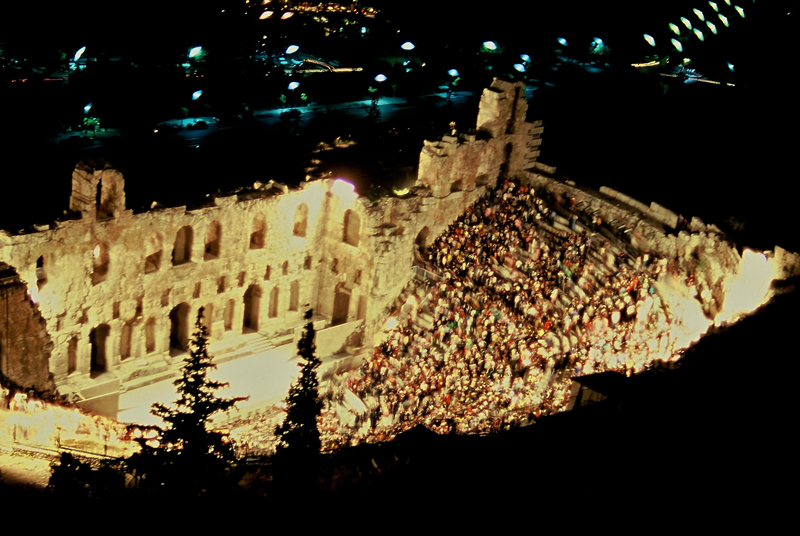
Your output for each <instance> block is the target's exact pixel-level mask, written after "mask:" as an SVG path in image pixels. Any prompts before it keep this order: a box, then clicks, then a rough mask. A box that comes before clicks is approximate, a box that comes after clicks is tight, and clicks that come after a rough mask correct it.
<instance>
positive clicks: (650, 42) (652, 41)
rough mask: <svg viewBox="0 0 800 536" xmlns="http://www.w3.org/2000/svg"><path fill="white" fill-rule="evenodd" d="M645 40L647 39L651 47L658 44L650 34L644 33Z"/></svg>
mask: <svg viewBox="0 0 800 536" xmlns="http://www.w3.org/2000/svg"><path fill="white" fill-rule="evenodd" d="M644 40H645V41H647V42H648V43H649V44H650V46H651V47H654V46H656V40H655V39H653V36H652V35H650V34H644Z"/></svg>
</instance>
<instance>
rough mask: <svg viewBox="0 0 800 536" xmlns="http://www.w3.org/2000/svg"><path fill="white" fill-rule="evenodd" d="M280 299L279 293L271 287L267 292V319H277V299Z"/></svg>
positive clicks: (276, 288) (275, 288)
mask: <svg viewBox="0 0 800 536" xmlns="http://www.w3.org/2000/svg"><path fill="white" fill-rule="evenodd" d="M279 297H280V291H279V290H278V287H272V290H270V291H269V317H270V318H277V317H278V299H279Z"/></svg>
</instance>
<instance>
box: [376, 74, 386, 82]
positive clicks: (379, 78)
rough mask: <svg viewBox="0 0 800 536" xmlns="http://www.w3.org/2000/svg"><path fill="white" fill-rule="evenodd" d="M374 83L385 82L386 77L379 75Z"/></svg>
mask: <svg viewBox="0 0 800 536" xmlns="http://www.w3.org/2000/svg"><path fill="white" fill-rule="evenodd" d="M375 81H376V82H386V76H385V75H382V74H379V75H378V76H376V77H375Z"/></svg>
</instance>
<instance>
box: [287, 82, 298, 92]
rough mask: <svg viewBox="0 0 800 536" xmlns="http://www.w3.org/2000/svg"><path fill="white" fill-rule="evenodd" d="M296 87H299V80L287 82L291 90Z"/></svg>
mask: <svg viewBox="0 0 800 536" xmlns="http://www.w3.org/2000/svg"><path fill="white" fill-rule="evenodd" d="M298 87H300V82H289V89H291V90H292V91H294V90H295V89H297V88H298Z"/></svg>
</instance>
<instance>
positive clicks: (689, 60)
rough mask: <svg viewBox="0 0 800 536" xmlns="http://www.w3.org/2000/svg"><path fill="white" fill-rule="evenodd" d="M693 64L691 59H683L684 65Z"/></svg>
mask: <svg viewBox="0 0 800 536" xmlns="http://www.w3.org/2000/svg"><path fill="white" fill-rule="evenodd" d="M691 62H692V60H691V58H683V64H684V65H689V64H690V63H691Z"/></svg>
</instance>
